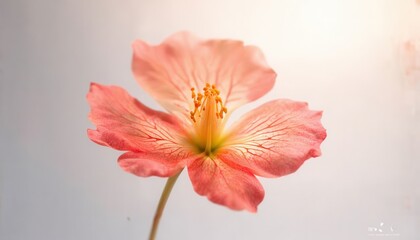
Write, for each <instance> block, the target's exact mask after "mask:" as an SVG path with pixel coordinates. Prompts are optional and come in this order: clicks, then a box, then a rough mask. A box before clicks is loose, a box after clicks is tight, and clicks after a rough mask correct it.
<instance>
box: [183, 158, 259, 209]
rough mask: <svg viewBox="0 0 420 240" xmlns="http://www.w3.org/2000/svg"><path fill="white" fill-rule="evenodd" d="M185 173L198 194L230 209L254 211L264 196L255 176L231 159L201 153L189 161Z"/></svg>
mask: <svg viewBox="0 0 420 240" xmlns="http://www.w3.org/2000/svg"><path fill="white" fill-rule="evenodd" d="M188 174H189V176H190V179H191V182H192V184H193V186H194V190H195V191H196V192H197V193H198V194H200V195H203V196H207V198H208V199H209V200H210V201H212V202H214V203H217V204H221V205H225V206H227V207H229V208H231V209H233V210H243V209H245V210H248V211H250V212H256V211H257V206H258V204H259V203H260V202H261V201H262V200H263V198H264V189H263V188H262V186H261V184H260V182H259V181H258V180H257V179H256V178H255V176H254V175H253V174H252V173H251V172H250V171H249V170H247V169H245V168H243V167H240V166H238V165H236V164H234V163H232V162H224V161H222V160H220V159H217V158H215V159H211V158H208V157H201V158H199V159H196V160H195V161H192V162H191V163H190V164H189V166H188Z"/></svg>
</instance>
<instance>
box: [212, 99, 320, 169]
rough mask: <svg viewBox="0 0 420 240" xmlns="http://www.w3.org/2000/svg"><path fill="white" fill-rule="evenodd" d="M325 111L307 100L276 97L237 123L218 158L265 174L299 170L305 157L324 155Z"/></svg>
mask: <svg viewBox="0 0 420 240" xmlns="http://www.w3.org/2000/svg"><path fill="white" fill-rule="evenodd" d="M321 116H322V112H320V111H311V110H309V109H308V107H307V104H306V103H302V102H295V101H291V100H284V99H282V100H274V101H271V102H268V103H266V104H264V105H262V106H260V107H258V108H257V109H254V110H253V111H251V112H249V113H248V114H246V115H245V116H244V117H243V118H242V119H240V120H239V122H237V123H236V124H235V125H234V130H233V131H232V135H231V139H230V140H228V141H227V143H226V147H225V148H224V149H222V150H221V152H220V153H219V154H218V157H219V158H221V159H223V160H227V159H228V160H230V161H233V162H235V163H237V164H239V165H241V166H243V167H246V168H248V169H250V170H251V171H252V172H253V173H254V174H256V175H259V176H264V177H276V176H283V175H286V174H289V173H292V172H294V171H296V170H297V169H298V168H299V167H300V166H301V165H302V164H303V162H304V161H305V160H307V159H309V158H311V157H318V156H320V155H321V150H320V144H321V143H322V141H323V140H324V139H325V137H326V131H325V129H324V127H323V126H322V125H321V122H320V119H321Z"/></svg>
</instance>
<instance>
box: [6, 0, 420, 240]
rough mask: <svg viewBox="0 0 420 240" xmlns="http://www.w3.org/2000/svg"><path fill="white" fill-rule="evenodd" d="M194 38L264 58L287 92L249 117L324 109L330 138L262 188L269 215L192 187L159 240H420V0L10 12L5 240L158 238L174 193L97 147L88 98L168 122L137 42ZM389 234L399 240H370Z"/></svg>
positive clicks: (116, 3)
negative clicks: (114, 98)
mask: <svg viewBox="0 0 420 240" xmlns="http://www.w3.org/2000/svg"><path fill="white" fill-rule="evenodd" d="M179 30H189V31H192V32H194V33H195V34H197V35H198V36H201V37H203V38H235V39H241V40H244V41H245V42H246V43H248V44H253V45H257V46H259V47H260V48H261V49H262V50H263V52H264V53H265V55H266V58H267V60H268V62H269V64H270V65H271V66H272V67H273V68H274V69H275V71H276V72H277V73H278V78H277V82H276V85H275V87H274V89H273V90H272V91H271V92H270V93H269V94H268V95H267V96H265V97H264V98H263V99H261V100H259V101H258V102H257V103H254V104H250V105H248V106H246V107H244V108H243V109H241V110H240V111H239V113H243V112H246V111H249V110H250V109H252V108H253V107H255V106H258V105H259V104H261V103H263V102H265V101H267V100H270V99H274V98H279V97H285V98H291V99H294V100H303V101H308V102H309V103H310V107H311V108H312V109H319V110H324V117H323V119H322V121H323V124H324V126H325V127H326V129H327V131H328V137H327V139H326V141H325V142H324V143H323V145H322V151H323V156H322V157H320V158H317V159H312V160H309V161H308V162H306V163H305V164H304V165H303V166H302V168H301V169H300V170H299V171H298V172H296V173H295V174H292V175H289V176H286V177H283V178H278V179H260V180H261V181H262V183H263V185H264V187H265V190H266V196H265V199H264V201H263V202H262V204H261V205H260V207H259V211H258V213H257V214H251V213H248V212H236V211H231V210H229V209H227V208H225V207H222V206H219V205H215V204H213V203H211V202H209V201H208V200H207V199H206V198H204V197H200V196H198V195H197V194H196V193H195V192H194V190H193V188H192V186H191V183H190V181H189V179H188V176H187V174H186V173H185V172H184V173H183V174H182V175H181V177H180V179H179V182H178V183H177V184H176V185H175V188H174V191H173V192H172V195H171V197H170V199H169V202H168V205H167V209H166V211H165V213H164V216H163V220H162V222H161V225H160V231H159V233H158V239H280V240H286V239H322V240H324V239H344V240H345V239H349V240H354V239H381V240H382V239H401V240H406V239H408V240H414V239H419V238H420V186H419V185H420V180H419V176H418V174H419V172H420V161H419V160H420V150H419V149H420V126H419V122H420V114H419V111H420V107H419V104H420V97H419V95H420V86H419V85H420V79H415V78H413V77H411V78H410V77H409V76H406V75H404V74H403V70H402V69H403V67H402V66H401V61H400V57H401V56H400V53H399V51H400V48H401V44H402V42H403V41H405V40H407V39H410V38H416V37H417V38H418V37H420V36H419V34H420V4H416V1H415V0H343V1H337V0H309V1H302V0H301V1H286V0H283V1H281V0H277V1H275V0H272V1H263V0H261V1H244V0H234V1H222V0H214V1H194V0H179V1H165V0H150V1H145V0H136V1H135V0H39V1H35V0H33V1H31V0H27V1H24V0H0V80H1V82H0V83H1V85H0V90H1V91H0V104H1V105H0V107H1V112H0V113H1V116H0V117H1V118H0V123H1V125H0V127H1V129H0V130H1V132H0V134H1V135H0V141H1V142H0V159H1V172H0V173H1V175H0V181H1V182H0V183H1V184H0V194H1V195H0V239H2V240H3V239H4V240H18V239H23V240H26V239H43V240H44V239H60V240H65V239H78V240H83V239H86V240H88V239H89V240H90V239H105V240H106V239H133V240H138V239H146V238H147V235H148V231H149V227H150V225H151V221H152V218H153V214H154V210H155V207H156V205H157V202H158V199H159V197H160V193H161V191H162V188H163V186H164V184H165V179H161V178H156V177H152V178H138V177H135V176H133V175H130V174H127V173H125V172H123V171H122V170H121V169H120V168H119V166H118V165H117V162H116V159H117V157H118V156H119V154H120V153H119V152H117V151H115V150H112V149H108V148H105V147H101V146H99V145H96V144H94V143H93V142H91V141H90V140H89V139H88V138H87V136H86V129H87V128H92V127H93V126H92V125H91V123H90V122H89V121H88V119H87V114H88V112H89V108H88V104H87V102H86V100H85V95H86V93H87V91H88V87H89V82H91V81H95V82H99V83H103V84H114V85H119V86H122V87H124V88H126V89H127V90H128V91H129V92H130V93H131V94H132V95H133V96H135V97H137V98H138V99H139V100H140V101H142V102H143V103H145V104H146V105H148V106H151V107H153V108H155V109H161V108H160V107H159V106H158V105H157V104H156V102H155V101H154V100H153V99H151V97H150V96H149V95H147V94H146V93H145V92H143V91H142V90H141V89H140V88H139V87H138V85H137V83H136V82H135V81H134V79H133V77H132V75H131V71H130V64H131V54H132V53H131V43H132V42H133V41H134V40H135V39H136V38H141V39H144V40H146V41H148V42H150V43H155V44H157V43H159V42H160V41H162V40H163V39H164V38H165V37H167V36H168V35H170V34H172V33H174V32H176V31H179ZM416 34H417V35H416ZM381 222H382V223H383V224H384V225H383V226H382V230H383V231H384V232H385V233H390V232H391V230H390V228H391V227H392V228H393V230H394V232H393V234H399V235H398V236H379V235H376V236H369V234H373V233H375V232H372V231H369V228H370V227H380V223H381ZM371 230H372V229H371Z"/></svg>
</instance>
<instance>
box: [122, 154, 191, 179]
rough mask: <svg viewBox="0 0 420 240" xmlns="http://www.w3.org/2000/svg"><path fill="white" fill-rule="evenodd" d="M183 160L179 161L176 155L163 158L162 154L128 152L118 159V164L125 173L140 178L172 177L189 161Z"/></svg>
mask: <svg viewBox="0 0 420 240" xmlns="http://www.w3.org/2000/svg"><path fill="white" fill-rule="evenodd" d="M182 160H183V161H182ZM182 160H181V161H179V159H178V157H177V156H176V155H171V154H168V155H166V156H164V157H163V156H162V154H160V153H133V152H127V153H124V154H123V155H121V156H120V157H119V158H118V164H119V165H120V167H121V168H122V169H124V170H125V171H127V172H129V173H132V174H134V175H137V176H139V177H149V176H159V177H170V176H173V175H175V174H176V173H178V172H179V171H180V170H181V169H182V168H184V166H185V163H186V161H187V159H182Z"/></svg>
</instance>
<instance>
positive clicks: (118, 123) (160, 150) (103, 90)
mask: <svg viewBox="0 0 420 240" xmlns="http://www.w3.org/2000/svg"><path fill="white" fill-rule="evenodd" d="M87 99H88V102H89V104H90V107H91V112H90V114H89V118H90V120H91V121H92V122H93V123H94V124H95V125H96V130H92V129H89V130H88V136H89V138H90V139H91V140H92V141H94V142H96V143H98V144H101V145H104V146H108V147H112V148H114V149H117V150H123V151H129V152H132V153H127V154H124V155H123V156H122V157H121V158H120V161H121V162H122V163H124V164H123V166H125V167H123V168H124V169H126V170H128V169H133V173H134V174H137V175H148V173H147V172H140V171H139V170H138V169H137V168H130V167H127V166H128V165H127V164H128V163H131V164H133V161H134V159H140V160H139V161H142V162H141V163H138V164H139V165H142V164H143V165H147V164H149V165H153V164H154V165H153V166H154V167H153V168H151V169H150V172H151V173H156V175H157V176H161V175H162V176H163V175H170V174H172V173H173V172H172V170H170V169H172V168H173V167H174V166H173V165H174V164H175V165H176V164H178V162H181V161H182V160H184V159H186V158H188V157H189V155H190V151H189V150H187V149H185V148H184V146H183V144H182V143H181V142H182V134H183V129H182V128H181V127H180V125H179V123H178V122H179V121H178V120H177V118H175V117H172V116H170V115H168V114H166V113H163V112H158V111H154V110H152V109H150V108H148V107H146V106H144V105H143V104H142V103H140V102H139V101H137V100H136V99H134V98H133V97H131V96H130V95H129V94H128V93H127V92H126V91H125V90H124V89H122V88H120V87H115V86H103V85H100V84H96V83H92V84H91V87H90V91H89V93H88V95H87ZM140 152H142V153H143V154H140ZM136 154H137V155H136ZM135 156H136V157H135ZM148 157H150V159H147V158H148ZM159 159H160V160H159ZM148 161H149V162H150V163H149V162H148ZM143 162H144V163H143ZM165 164H168V166H164V165H165ZM158 166H162V169H160V170H157V169H156V167H158ZM144 171H146V170H144Z"/></svg>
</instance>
